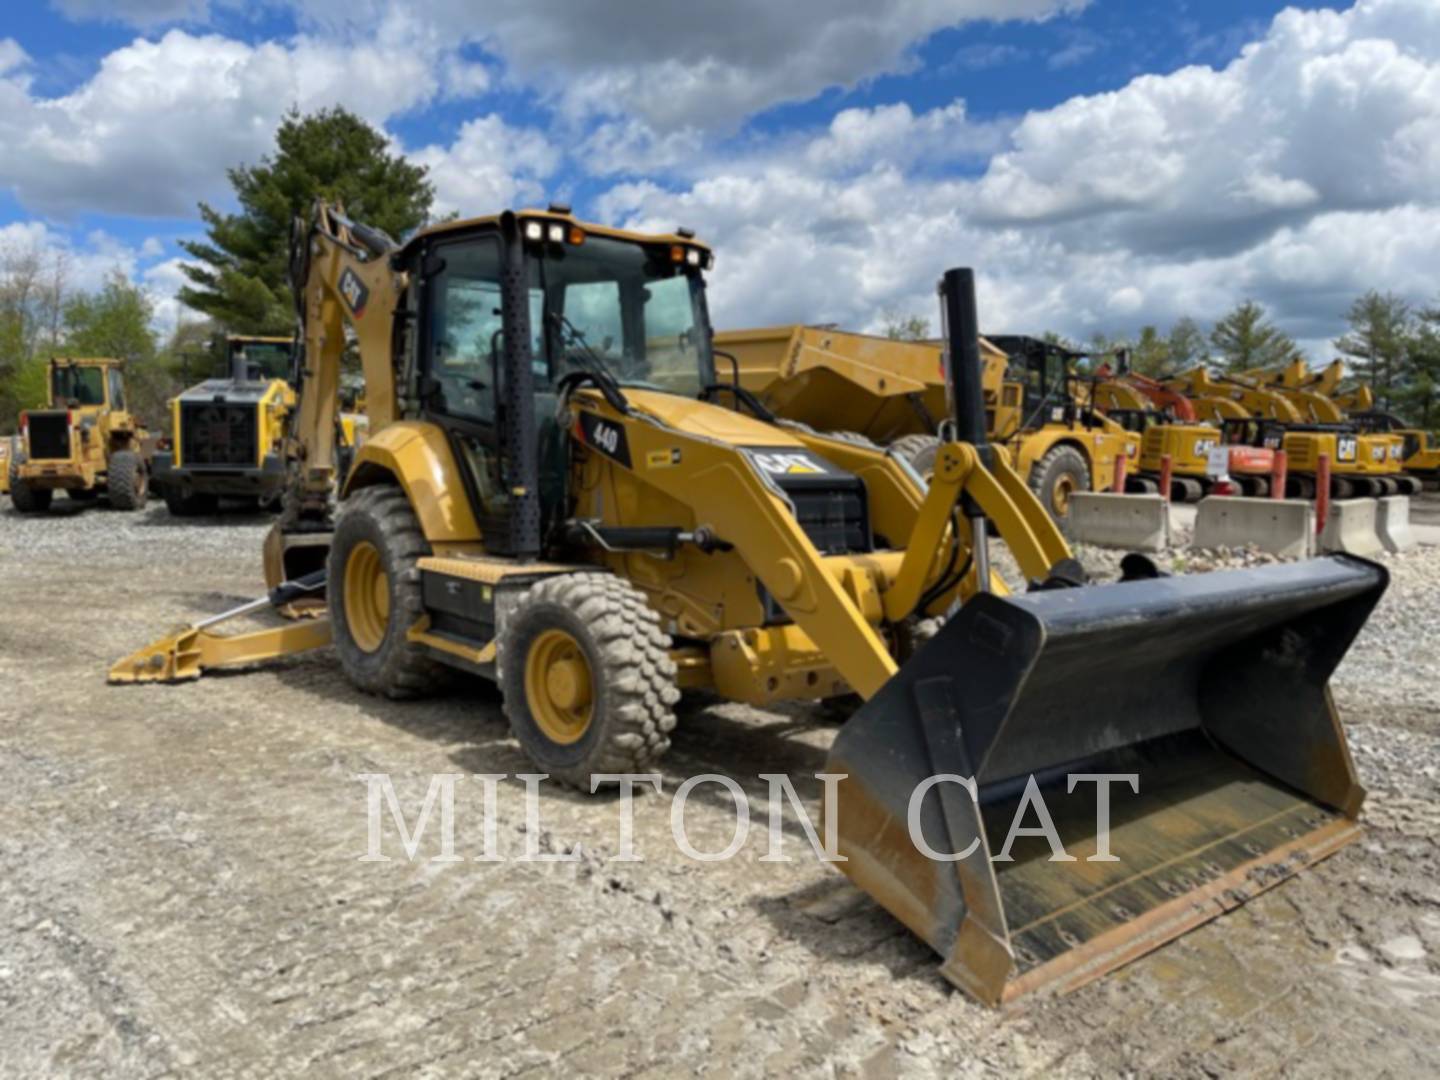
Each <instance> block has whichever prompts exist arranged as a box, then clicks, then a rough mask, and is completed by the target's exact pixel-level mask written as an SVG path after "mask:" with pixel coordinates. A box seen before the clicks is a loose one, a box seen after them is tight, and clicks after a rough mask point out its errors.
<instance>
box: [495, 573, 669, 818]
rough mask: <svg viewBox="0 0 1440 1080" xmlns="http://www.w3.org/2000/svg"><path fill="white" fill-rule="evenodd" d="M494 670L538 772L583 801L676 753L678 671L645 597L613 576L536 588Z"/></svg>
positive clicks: (517, 613) (580, 577)
mask: <svg viewBox="0 0 1440 1080" xmlns="http://www.w3.org/2000/svg"><path fill="white" fill-rule="evenodd" d="M497 646H498V647H497V650H496V664H497V667H498V669H499V679H500V691H501V693H502V694H504V696H505V713H506V715H507V716H508V717H509V720H510V729H511V730H512V731H513V732H514V733H515V738H516V739H517V740H519V742H520V746H521V747H522V748H523V749H524V751H525V753H526V754H527V755H529V757H530V759H531V760H532V761H534V762H535V764H536V765H538V766H539V767H540V768H541V769H543V770H545V772H547V773H548V774H550V775H551V776H553V777H555V778H556V779H558V780H561V781H563V782H564V783H566V784H569V785H571V786H572V787H577V788H579V789H581V790H582V791H589V790H591V776H592V774H597V773H641V772H645V771H646V770H647V769H649V767H650V766H651V765H653V764H654V763H655V762H656V761H658V760H659V759H660V757H661V756H662V755H663V754H664V753H665V751H666V750H668V749H669V748H670V732H671V731H673V730H674V728H675V711H674V710H675V705H676V703H677V702H678V701H679V700H680V690H679V688H678V687H677V686H676V685H675V662H674V661H673V660H672V659H671V658H670V637H669V635H668V634H666V633H665V632H664V631H663V630H662V629H661V628H660V617H659V615H657V614H656V612H655V611H654V609H652V608H651V607H650V606H649V604H647V603H646V601H645V596H644V594H643V593H641V592H640V591H639V590H638V589H636V588H634V587H633V586H632V585H630V584H629V583H628V582H626V581H625V580H623V579H622V578H618V577H615V576H614V575H613V574H601V573H578V574H562V575H559V576H556V577H551V578H546V579H545V580H543V581H541V582H539V583H538V584H536V585H534V586H532V587H531V588H530V589H529V590H528V591H527V592H526V593H525V595H524V598H523V599H521V600H520V602H519V604H518V605H517V606H516V608H515V609H514V610H513V611H512V612H511V613H510V615H509V617H508V618H507V619H506V620H505V626H504V629H503V630H502V632H501V634H500V637H499V640H498V642H497Z"/></svg>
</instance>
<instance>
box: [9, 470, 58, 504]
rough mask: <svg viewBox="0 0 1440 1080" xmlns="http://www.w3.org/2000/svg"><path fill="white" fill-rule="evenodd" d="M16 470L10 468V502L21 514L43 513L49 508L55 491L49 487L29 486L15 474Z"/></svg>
mask: <svg viewBox="0 0 1440 1080" xmlns="http://www.w3.org/2000/svg"><path fill="white" fill-rule="evenodd" d="M17 472H18V470H16V469H11V470H10V502H11V503H13V504H14V506H15V509H16V510H18V511H20V513H22V514H43V513H44V512H45V511H46V510H49V509H50V500H51V499H53V498H55V492H53V491H51V490H50V489H49V488H35V487H31V486H30V485H29V484H27V483H26V482H25V481H24V480H21V479H20V477H19V476H18V475H16V474H17Z"/></svg>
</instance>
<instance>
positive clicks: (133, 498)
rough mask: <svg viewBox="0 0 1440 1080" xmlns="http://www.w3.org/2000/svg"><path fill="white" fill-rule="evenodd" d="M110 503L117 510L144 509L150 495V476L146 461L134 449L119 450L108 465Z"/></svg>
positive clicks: (107, 477) (107, 476)
mask: <svg viewBox="0 0 1440 1080" xmlns="http://www.w3.org/2000/svg"><path fill="white" fill-rule="evenodd" d="M106 474H107V475H106V485H107V486H108V488H109V490H110V505H111V506H112V507H114V508H115V509H116V510H144V509H145V502H146V500H147V499H148V498H149V497H150V478H149V475H148V474H147V473H146V472H145V462H143V461H141V460H140V455H139V454H137V453H135V452H134V451H133V450H117V451H116V452H115V453H113V454H111V455H110V463H109V465H107V466H106Z"/></svg>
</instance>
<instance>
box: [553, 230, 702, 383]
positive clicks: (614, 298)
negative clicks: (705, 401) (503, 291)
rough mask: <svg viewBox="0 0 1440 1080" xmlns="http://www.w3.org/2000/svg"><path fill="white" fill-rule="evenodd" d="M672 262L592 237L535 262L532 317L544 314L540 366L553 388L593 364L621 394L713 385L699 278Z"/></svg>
mask: <svg viewBox="0 0 1440 1080" xmlns="http://www.w3.org/2000/svg"><path fill="white" fill-rule="evenodd" d="M669 254H670V252H669V249H668V248H663V247H660V248H656V247H642V246H641V245H639V244H634V243H629V242H626V241H623V240H614V239H611V238H609V237H603V236H588V237H586V239H585V242H584V243H583V244H580V245H569V244H567V245H565V246H564V247H563V248H562V247H558V246H552V247H551V249H550V251H549V252H547V254H546V255H545V256H544V257H543V258H539V259H534V260H532V261H531V266H532V267H533V268H534V270H533V273H532V276H531V310H532V312H533V311H535V310H536V309H537V308H538V309H539V310H540V312H542V313H543V316H542V321H540V322H539V324H538V325H535V326H533V327H532V329H533V330H534V331H535V332H536V334H537V336H539V335H540V332H541V328H542V327H543V337H544V342H543V347H542V349H539V350H537V351H536V361H537V366H538V363H539V361H540V359H541V357H542V356H543V357H544V360H545V363H546V374H547V375H548V376H549V378H550V380H551V381H552V382H553V381H554V380H557V379H559V378H560V377H562V376H563V375H565V374H566V373H568V372H570V371H574V370H577V369H583V368H586V367H591V366H593V364H594V362H595V361H598V362H599V363H601V364H603V365H604V366H605V367H606V368H607V369H608V370H609V372H610V374H611V375H613V376H614V377H615V379H616V380H617V381H618V382H619V383H620V385H621V386H626V387H640V388H643V389H647V390H663V391H666V392H667V393H671V394H681V395H683V396H685V397H695V396H697V395H698V394H699V393H700V391H701V390H702V389H703V388H704V387H705V386H706V385H708V384H709V383H711V382H713V381H714V379H713V377H712V364H713V360H712V358H711V356H710V335H709V334H708V333H707V332H706V330H705V321H704V320H705V311H704V306H703V304H704V301H703V292H702V287H701V284H700V280H699V277H698V275H692V274H690V273H686V271H685V269H684V266H683V264H678V263H675V262H673V261H671V260H670V258H669ZM537 344H539V343H538V342H537Z"/></svg>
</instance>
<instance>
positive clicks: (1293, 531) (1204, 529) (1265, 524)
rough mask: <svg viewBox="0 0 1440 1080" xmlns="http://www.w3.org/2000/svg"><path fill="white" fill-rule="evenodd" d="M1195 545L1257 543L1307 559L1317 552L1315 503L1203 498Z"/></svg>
mask: <svg viewBox="0 0 1440 1080" xmlns="http://www.w3.org/2000/svg"><path fill="white" fill-rule="evenodd" d="M1192 546H1194V547H1197V548H1243V547H1250V546H1254V547H1256V548H1258V549H1259V550H1260V551H1265V552H1268V553H1269V554H1271V555H1279V556H1281V557H1283V558H1290V559H1308V558H1309V557H1310V556H1311V555H1313V554H1314V553H1315V507H1314V506H1313V505H1312V504H1311V503H1309V502H1307V501H1305V500H1303V499H1256V498H1245V497H1242V496H1238V495H1237V496H1232V495H1223V496H1222V495H1212V496H1210V497H1209V498H1207V499H1201V500H1200V506H1199V508H1198V510H1197V511H1196V514H1195V539H1194V540H1193V541H1192Z"/></svg>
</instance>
